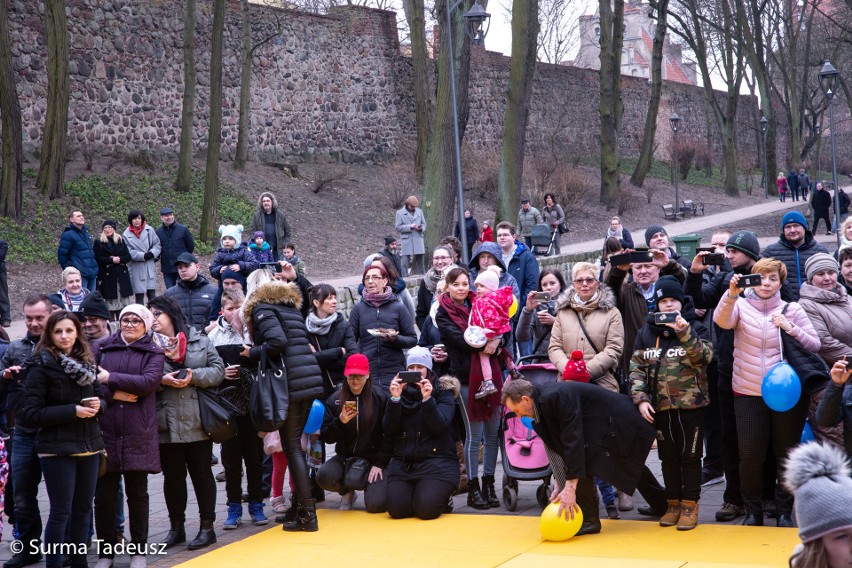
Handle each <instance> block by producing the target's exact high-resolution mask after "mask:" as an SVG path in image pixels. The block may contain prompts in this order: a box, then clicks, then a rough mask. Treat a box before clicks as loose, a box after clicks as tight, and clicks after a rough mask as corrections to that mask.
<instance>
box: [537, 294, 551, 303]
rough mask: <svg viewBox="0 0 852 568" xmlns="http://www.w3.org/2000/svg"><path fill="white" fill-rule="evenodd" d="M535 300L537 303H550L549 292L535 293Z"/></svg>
mask: <svg viewBox="0 0 852 568" xmlns="http://www.w3.org/2000/svg"><path fill="white" fill-rule="evenodd" d="M535 299H536V300H538V301H539V302H549V301H550V292H536V293H535Z"/></svg>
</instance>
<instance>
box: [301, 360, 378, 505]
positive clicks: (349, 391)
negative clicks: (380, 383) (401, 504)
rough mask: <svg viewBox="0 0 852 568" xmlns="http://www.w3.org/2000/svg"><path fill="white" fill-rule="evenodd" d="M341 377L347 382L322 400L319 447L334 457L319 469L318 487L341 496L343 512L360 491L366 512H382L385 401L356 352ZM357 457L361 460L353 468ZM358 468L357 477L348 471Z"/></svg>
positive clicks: (366, 365)
mask: <svg viewBox="0 0 852 568" xmlns="http://www.w3.org/2000/svg"><path fill="white" fill-rule="evenodd" d="M343 373H344V375H345V376H346V380H345V381H343V383H342V384H341V385H340V389H339V390H338V391H337V392H335V393H334V394H332V395H331V396H330V397H329V398H328V400H326V403H325V404H326V411H325V420H324V421H323V425H322V429H321V430H320V439H321V440H322V441H323V443H325V444H336V445H335V448H334V453H335V455H334V457H332V458H330V459H329V460H328V461H326V462H325V463H324V464H322V465H321V466H320V468H319V470H318V471H317V484H318V485H319V486H320V487H322V488H323V489H324V490H326V491H336V492H337V493H340V509H341V510H342V511H348V510H349V509H352V507H353V505H354V504H355V499H356V498H357V494H356V493H355V491H356V490H361V489H363V490H364V508H365V509H367V512H368V513H384V512H385V510H386V508H385V493H386V490H387V482H386V480H385V477H384V469H385V468H386V467H387V465H388V462H389V461H390V451H389V448H388V447H386V445H385V444H384V430H383V429H382V419H383V417H384V413H385V404H386V403H387V397H386V396H385V394H384V393H383V392H382V391H380V390H378V389H374V388H373V381H372V379H371V378H370V362H369V361H367V358H366V357H364V356H363V355H361V354H360V353H356V354H354V355H352V356H351V357H349V359H347V360H346V368H345V369H344V371H343ZM358 458H361V462H360V463H358V464H353V462H355V461H358ZM347 464H348V466H347ZM356 465H357V466H359V468H358V469H356V470H354V471H359V472H360V475H354V474H353V473H352V472H353V469H352V468H353V466H356ZM347 469H348V472H349V474H348V475H347ZM362 482H363V483H364V484H365V485H361V483H362Z"/></svg>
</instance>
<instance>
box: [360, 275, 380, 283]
mask: <svg viewBox="0 0 852 568" xmlns="http://www.w3.org/2000/svg"><path fill="white" fill-rule="evenodd" d="M384 279H385V277H384V276H365V277H364V281H365V282H366V281H368V280H384Z"/></svg>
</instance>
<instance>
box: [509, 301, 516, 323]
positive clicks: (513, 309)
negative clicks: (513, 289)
mask: <svg viewBox="0 0 852 568" xmlns="http://www.w3.org/2000/svg"><path fill="white" fill-rule="evenodd" d="M517 312H518V299H517V298H516V297H514V296H512V305H511V306H509V317H510V318H513V317H515V314H516V313H517Z"/></svg>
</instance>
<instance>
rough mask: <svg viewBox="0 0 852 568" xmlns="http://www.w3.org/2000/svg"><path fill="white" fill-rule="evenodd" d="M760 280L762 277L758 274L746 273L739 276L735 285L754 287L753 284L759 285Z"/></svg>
mask: <svg viewBox="0 0 852 568" xmlns="http://www.w3.org/2000/svg"><path fill="white" fill-rule="evenodd" d="M761 280H762V277H761V276H760V274H746V275H745V276H742V277H741V278H740V281H739V282H738V283H737V286H739V287H740V288H754V287H755V286H760V282H761Z"/></svg>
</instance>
